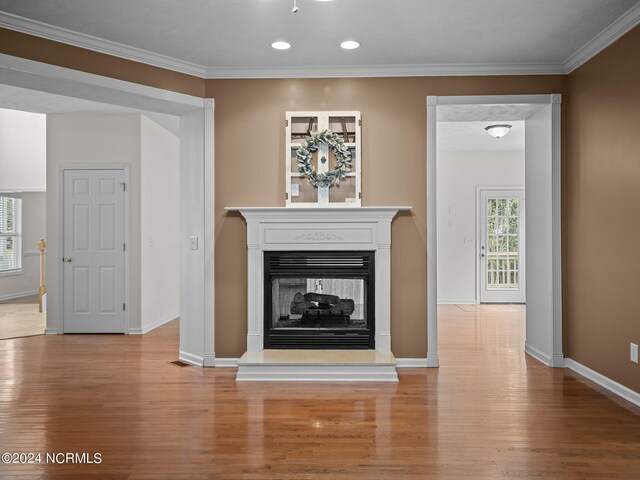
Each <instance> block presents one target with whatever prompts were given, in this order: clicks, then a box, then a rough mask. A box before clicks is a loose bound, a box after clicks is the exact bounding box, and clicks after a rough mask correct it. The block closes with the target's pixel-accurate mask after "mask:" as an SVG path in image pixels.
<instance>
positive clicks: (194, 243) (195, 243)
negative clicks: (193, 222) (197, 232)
mask: <svg viewBox="0 0 640 480" xmlns="http://www.w3.org/2000/svg"><path fill="white" fill-rule="evenodd" d="M197 249H198V237H197V236H194V237H191V250H197Z"/></svg>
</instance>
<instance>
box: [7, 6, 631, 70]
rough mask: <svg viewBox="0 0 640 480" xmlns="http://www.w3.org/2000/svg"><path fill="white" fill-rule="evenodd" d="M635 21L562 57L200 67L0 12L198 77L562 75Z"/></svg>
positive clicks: (15, 24)
mask: <svg viewBox="0 0 640 480" xmlns="http://www.w3.org/2000/svg"><path fill="white" fill-rule="evenodd" d="M639 23H640V4H639V5H636V6H634V7H633V8H631V9H630V10H628V11H627V12H626V13H624V14H623V15H622V16H620V17H619V18H618V19H617V20H616V21H615V22H613V23H612V24H611V25H609V26H608V27H607V28H605V29H604V30H603V31H602V32H600V33H599V34H598V35H597V36H596V37H595V38H593V39H591V40H590V41H589V42H587V43H586V44H585V45H584V46H583V47H581V48H580V49H579V50H578V51H576V52H575V53H573V54H572V55H571V56H570V57H569V58H568V59H567V60H566V61H565V62H559V63H557V62H556V63H554V62H550V63H469V64H422V65H344V66H337V65H320V66H311V67H293V66H291V67H286V66H285V67H206V66H204V65H198V64H195V63H191V62H187V61H184V60H180V59H177V58H173V57H169V56H167V55H162V54H158V53H153V52H150V51H148V50H143V49H141V48H136V47H130V46H127V45H124V44H122V43H118V42H113V41H110V40H105V39H102V38H98V37H94V36H92V35H87V34H84V33H79V32H74V31H72V30H68V29H66V28H62V27H56V26H53V25H48V24H46V23H43V22H39V21H36V20H31V19H28V18H25V17H21V16H18V15H13V14H10V13H6V12H0V27H3V28H7V29H9V30H14V31H17V32H21V33H26V34H29V35H34V36H37V37H41V38H46V39H48V40H53V41H56V42H61V43H65V44H67V45H73V46H76V47H80V48H84V49H87V50H92V51H95V52H100V53H105V54H107V55H113V56H115V57H119V58H123V59H126V60H132V61H135V62H140V63H144V64H147V65H152V66H154V67H159V68H164V69H168V70H172V71H174V72H179V73H184V74H187V75H193V76H195V77H200V78H204V79H241V78H339V77H431V76H491V75H565V74H569V73H571V72H572V71H573V70H575V69H576V68H578V67H579V66H580V65H582V64H584V63H585V62H587V61H588V60H589V59H591V58H592V57H594V56H595V55H597V54H598V53H600V52H601V51H602V50H604V49H605V48H607V47H608V46H609V45H611V44H612V43H613V42H615V41H616V40H618V39H619V38H620V37H622V36H623V35H624V34H625V33H627V32H629V31H631V30H632V29H633V28H634V27H636V26H637V25H638V24H639Z"/></svg>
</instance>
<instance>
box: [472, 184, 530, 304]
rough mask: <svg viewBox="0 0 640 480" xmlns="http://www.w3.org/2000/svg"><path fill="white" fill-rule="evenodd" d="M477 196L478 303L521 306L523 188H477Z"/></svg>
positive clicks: (522, 290) (522, 284)
mask: <svg viewBox="0 0 640 480" xmlns="http://www.w3.org/2000/svg"><path fill="white" fill-rule="evenodd" d="M478 197H479V198H478V201H479V206H480V208H479V212H478V213H479V217H480V218H479V226H480V228H479V230H480V232H479V233H480V237H479V245H478V248H479V252H478V261H479V267H478V272H479V276H480V281H479V287H480V288H479V290H480V292H479V293H480V303H524V302H525V285H524V282H525V270H524V269H525V261H524V260H525V255H524V248H525V244H524V239H525V236H524V212H525V210H524V206H525V199H524V189H522V188H510V189H508V190H506V189H505V190H501V189H480V190H479V191H478Z"/></svg>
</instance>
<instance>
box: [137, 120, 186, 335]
mask: <svg viewBox="0 0 640 480" xmlns="http://www.w3.org/2000/svg"><path fill="white" fill-rule="evenodd" d="M141 133H142V137H141V139H142V148H141V162H142V164H141V181H142V185H141V188H140V193H141V223H140V228H141V239H142V244H141V282H142V283H141V295H142V297H141V319H142V322H141V324H142V331H143V332H144V331H147V330H149V329H151V328H154V327H155V326H157V325H160V324H162V323H165V322H167V321H169V320H173V319H174V318H176V317H177V316H179V314H180V139H179V138H178V137H177V136H176V135H175V134H173V133H171V132H170V131H168V130H166V129H165V128H163V127H162V126H160V125H158V124H157V123H155V122H154V121H152V120H150V119H148V118H147V117H145V116H142V130H141Z"/></svg>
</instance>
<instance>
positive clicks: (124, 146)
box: [45, 113, 141, 333]
mask: <svg viewBox="0 0 640 480" xmlns="http://www.w3.org/2000/svg"><path fill="white" fill-rule="evenodd" d="M140 129H141V121H140V115H139V114H89V113H61V114H50V115H47V242H48V244H47V261H46V268H45V270H46V282H47V331H48V332H52V333H53V332H62V326H63V322H62V318H61V317H60V313H61V311H60V308H61V305H60V301H59V300H60V299H59V295H60V289H59V286H60V285H59V284H60V281H61V280H60V268H59V267H60V265H61V262H60V258H61V257H62V250H61V248H62V246H61V245H60V241H59V240H60V239H59V228H58V227H59V222H60V215H61V211H60V199H59V195H60V187H61V186H62V185H61V181H60V175H61V171H62V167H63V166H66V165H113V164H118V165H128V166H129V175H130V177H129V181H130V185H129V206H130V215H129V219H130V227H131V239H130V245H129V247H130V250H129V252H130V253H129V255H130V262H131V263H130V268H129V272H130V276H129V284H130V289H131V290H130V296H129V305H128V309H129V317H130V327H131V328H132V329H138V330H139V329H140V328H141V324H140V228H139V225H140V143H141V142H140Z"/></svg>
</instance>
